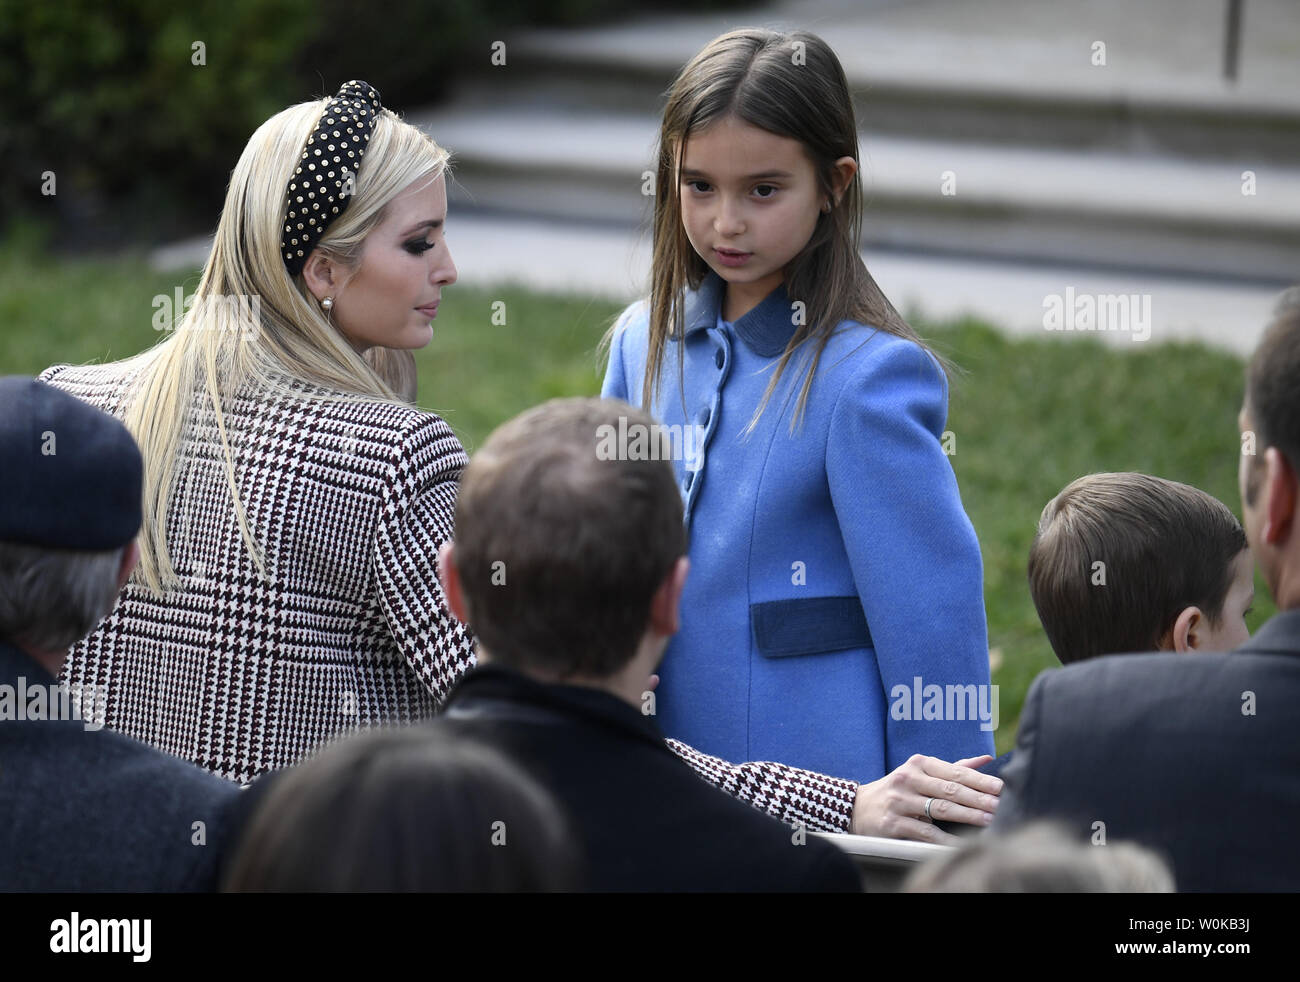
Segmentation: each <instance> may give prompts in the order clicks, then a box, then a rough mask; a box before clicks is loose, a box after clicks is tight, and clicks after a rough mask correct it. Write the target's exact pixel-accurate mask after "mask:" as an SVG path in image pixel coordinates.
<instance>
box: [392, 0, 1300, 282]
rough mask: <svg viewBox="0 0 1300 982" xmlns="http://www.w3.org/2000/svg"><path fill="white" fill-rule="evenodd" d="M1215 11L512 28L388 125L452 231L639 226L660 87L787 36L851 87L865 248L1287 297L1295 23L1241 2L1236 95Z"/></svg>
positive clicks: (1078, 9) (945, 11) (1296, 9)
mask: <svg viewBox="0 0 1300 982" xmlns="http://www.w3.org/2000/svg"><path fill="white" fill-rule="evenodd" d="M1043 7H1053V8H1056V10H1055V12H1054V16H1055V17H1056V18H1057V20H1056V22H1055V26H1053V24H1052V23H1050V22H1047V21H1044V20H1042V18H1043V17H1044V16H1045V15H1044V12H1043V10H1042V9H1041V8H1043ZM1139 7H1141V8H1144V9H1145V14H1146V16H1147V19H1146V20H1145V21H1144V20H1143V18H1142V16H1140V15H1139V14H1136V13H1134V9H1135V8H1139ZM1156 8H1159V9H1156ZM1222 8H1223V4H1222V3H1221V2H1219V0H1178V2H1169V0H1147V2H1146V3H1145V4H1132V3H1120V2H1117V0H1116V2H1110V0H1107V2H1102V3H1092V4H1078V5H1073V4H1029V3H1024V2H1015V0H979V2H974V0H972V2H969V3H966V4H961V3H951V2H945V3H938V2H930V3H926V2H924V0H914V2H912V3H910V4H906V5H895V4H890V3H879V2H878V3H875V4H866V5H863V4H849V3H846V2H843V0H795V2H791V3H786V4H785V5H783V6H778V7H775V8H765V9H763V10H760V11H756V12H750V13H732V14H729V15H723V16H719V15H712V14H711V15H701V16H699V17H680V18H676V19H673V20H664V19H645V20H640V21H632V22H628V23H622V24H615V25H610V26H604V27H596V28H588V29H584V30H566V31H529V32H527V33H526V34H523V35H521V36H519V37H517V38H513V39H512V38H510V37H507V38H506V39H505V41H506V49H505V51H506V63H505V64H504V65H495V66H491V65H488V64H487V59H486V58H485V59H484V61H485V65H484V68H483V69H482V71H481V72H479V73H478V74H476V75H474V76H472V77H470V78H468V79H467V80H466V81H465V82H464V83H463V84H462V86H461V87H460V90H459V92H458V94H457V96H456V98H455V99H454V100H452V101H451V102H450V103H448V104H446V105H445V106H442V107H439V108H436V109H433V110H428V111H415V112H410V113H408V114H407V115H408V118H409V119H411V120H412V121H413V122H416V123H418V124H420V125H422V126H424V127H426V128H427V130H428V131H429V132H430V133H431V134H432V135H433V136H434V137H435V138H436V139H437V140H438V141H439V142H440V143H442V144H443V145H445V146H447V147H449V148H450V149H451V150H452V151H453V153H454V157H455V177H456V181H455V183H454V185H453V187H452V189H451V197H452V201H453V207H454V208H455V209H456V210H457V214H462V215H477V216H491V217H497V218H503V217H512V218H520V219H525V220H528V219H537V220H547V221H550V222H553V223H556V222H558V223H565V224H569V225H574V226H584V225H586V226H591V225H599V226H604V227H606V228H617V229H623V230H628V231H633V230H636V229H637V228H642V229H644V227H645V223H646V221H647V219H648V216H649V213H650V198H649V197H648V196H647V195H646V194H645V193H643V192H644V191H645V189H646V188H645V186H646V183H647V182H646V181H645V175H646V172H647V171H648V170H649V169H650V168H651V166H652V151H653V146H654V142H655V139H656V135H657V117H658V110H659V107H660V106H661V105H662V95H663V92H664V91H665V89H666V88H667V87H668V85H669V83H670V82H671V80H672V78H673V76H674V74H675V73H676V71H677V70H678V69H679V68H680V66H681V65H682V64H683V63H684V62H685V61H686V60H687V59H688V58H689V57H690V56H691V55H692V54H693V53H694V52H695V51H696V50H698V48H699V47H700V46H701V45H702V44H703V43H704V42H706V41H707V40H708V39H709V38H711V37H713V36H714V35H716V34H718V33H721V31H723V30H725V29H728V28H729V27H731V26H735V25H738V24H746V23H766V24H769V25H773V26H782V25H785V26H807V27H808V28H809V29H811V30H814V31H816V32H817V33H819V34H821V35H822V36H823V37H825V38H826V39H827V40H828V41H829V42H830V43H831V45H832V46H833V47H834V48H835V49H836V51H837V53H838V54H839V55H840V57H841V60H842V61H843V63H844V65H845V70H846V72H847V74H848V76H849V78H850V83H851V85H852V87H853V89H854V94H855V101H856V103H857V106H858V111H859V123H860V126H861V127H862V131H861V134H860V141H861V148H862V154H863V180H864V189H865V191H866V200H867V212H866V219H865V222H864V243H863V244H864V247H866V248H867V249H869V250H877V251H878V250H885V251H890V252H898V253H900V254H915V255H927V256H937V257H965V258H971V259H976V260H980V261H985V260H990V261H996V262H1007V263H1014V264H1026V265H1030V266H1041V265H1044V264H1047V265H1052V264H1060V265H1064V266H1068V267H1071V268H1083V269H1090V270H1094V271H1112V272H1121V271H1122V272H1123V273H1125V274H1139V275H1140V274H1144V273H1150V274H1157V275H1175V276H1187V277H1193V278H1195V279H1196V280H1198V281H1205V280H1207V279H1208V280H1223V281H1225V282H1234V283H1253V284H1259V285H1269V286H1272V285H1278V286H1280V285H1283V284H1285V283H1289V282H1294V281H1296V280H1300V84H1297V83H1300V6H1298V5H1296V4H1295V3H1293V2H1292V0H1286V2H1264V0H1248V2H1247V4H1246V22H1245V31H1244V42H1245V43H1244V50H1243V57H1242V69H1241V77H1240V79H1239V80H1238V82H1237V83H1236V84H1235V85H1230V84H1228V83H1226V82H1225V81H1224V80H1223V79H1222V78H1221V77H1219V74H1218V72H1217V64H1218V63H1217V61H1216V60H1215V59H1216V58H1217V57H1218V55H1217V52H1218V47H1217V46H1218V45H1219V44H1220V43H1221V34H1222V24H1221V23H1220V22H1219V20H1218V19H1217V18H1215V17H1213V16H1212V15H1214V14H1215V12H1216V11H1217V12H1220V13H1221V11H1222ZM1288 12H1289V17H1288ZM927 14H928V16H929V18H930V19H929V20H927V19H926V17H927ZM1031 14H1032V15H1033V16H1032V17H1031V16H1030V15H1031ZM1170 15H1172V19H1171V16H1170ZM1162 17H1163V19H1162ZM1034 18H1037V20H1035V19H1034ZM1025 20H1029V21H1030V22H1029V23H1024V21H1025ZM1162 30H1163V31H1164V32H1165V36H1164V37H1162V36H1161V31H1162ZM1143 32H1145V34H1144V33H1143ZM1093 37H1096V38H1098V39H1105V38H1109V39H1110V41H1109V42H1108V43H1107V48H1106V58H1107V64H1105V65H1094V64H1092V61H1093V59H1094V57H1095V54H1094V49H1093V45H1094V44H1095V42H1094V41H1090V40H1089V38H1093ZM1171 38H1177V39H1180V40H1177V41H1174V40H1171ZM1045 39H1046V40H1045ZM1270 45H1272V46H1273V47H1270ZM1274 48H1277V50H1276V51H1275V50H1274ZM1153 51H1154V52H1158V53H1159V56H1156V55H1153V54H1151V52H1153ZM1139 54H1141V55H1142V57H1138V56H1137V55H1139ZM945 178H946V179H947V188H945V187H944V184H945ZM1243 189H1244V190H1245V191H1247V192H1253V193H1243ZM945 190H946V191H948V192H953V191H955V193H945Z"/></svg>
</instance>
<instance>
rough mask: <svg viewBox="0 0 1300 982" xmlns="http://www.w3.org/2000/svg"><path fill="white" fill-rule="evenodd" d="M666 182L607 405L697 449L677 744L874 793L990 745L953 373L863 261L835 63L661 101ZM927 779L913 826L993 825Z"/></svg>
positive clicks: (984, 650) (973, 780) (713, 50)
mask: <svg viewBox="0 0 1300 982" xmlns="http://www.w3.org/2000/svg"><path fill="white" fill-rule="evenodd" d="M657 168H658V169H657V184H656V189H657V193H656V197H655V210H654V246H653V260H652V266H653V268H652V276H651V284H652V285H651V290H650V297H649V300H648V302H641V303H637V304H634V305H633V306H631V307H629V308H628V309H627V311H625V312H624V314H623V315H622V316H621V317H620V318H619V321H618V322H617V323H616V324H615V326H614V328H613V330H612V331H611V334H610V341H611V353H610V360H609V365H608V368H607V371H606V377H605V382H604V386H603V394H604V395H607V396H612V397H615V398H620V399H624V400H626V401H628V402H632V403H635V404H638V405H641V406H646V407H649V408H650V409H651V411H652V412H654V413H655V415H656V416H657V417H659V418H660V419H662V420H663V422H664V423H666V424H668V425H669V427H670V430H669V432H670V433H672V432H686V431H690V432H691V433H692V436H693V439H692V440H691V441H682V444H683V445H685V446H693V447H694V448H696V449H695V452H694V453H686V454H681V455H679V456H680V457H681V459H678V460H676V461H675V462H674V463H675V467H676V469H677V472H678V477H679V479H680V482H681V492H682V496H683V499H684V501H685V507H686V517H687V522H688V523H689V525H690V528H691V540H692V542H691V553H690V559H691V573H690V577H689V578H688V581H687V585H686V592H685V595H684V596H683V599H682V618H683V619H682V629H681V632H680V633H679V634H678V635H677V637H676V638H675V639H674V641H673V642H672V644H671V645H670V647H669V649H668V651H667V653H666V655H665V658H664V662H663V666H662V669H661V672H660V674H661V681H660V684H659V689H658V715H659V720H660V723H661V724H662V726H663V728H664V730H665V732H666V733H667V734H668V735H669V736H670V737H674V738H678V739H681V740H683V741H685V742H687V743H690V744H692V745H693V746H695V747H698V748H699V749H700V750H703V751H705V752H707V753H710V754H716V755H718V756H720V757H723V758H726V759H728V760H779V761H782V762H784V763H787V764H791V765H794V766H796V767H801V768H809V769H813V770H817V771H822V772H825V773H829V774H837V775H842V776H845V777H851V778H853V779H855V780H858V781H863V782H870V781H875V780H876V779H878V778H881V776H882V775H884V774H886V772H887V771H891V770H893V769H894V768H898V767H900V765H903V764H904V762H906V761H908V759H909V758H910V757H911V756H912V755H913V754H927V755H936V756H938V757H941V758H943V760H954V759H956V758H959V757H961V758H965V757H972V756H974V755H984V754H987V753H989V752H990V751H992V749H993V734H992V729H993V726H995V725H996V719H992V720H989V719H984V720H982V719H981V718H980V713H979V712H978V711H977V706H978V705H979V702H978V698H976V697H977V696H980V695H982V696H983V698H984V700H985V702H984V703H983V706H984V707H985V708H986V709H987V708H988V707H989V705H990V700H989V698H988V695H989V690H988V689H987V688H981V687H987V686H988V684H989V664H988V644H987V629H986V624H985V615H984V600H983V586H982V567H981V560H980V551H979V543H978V541H977V539H976V537H975V532H974V530H973V528H972V527H971V523H970V521H969V519H968V518H967V516H966V513H965V511H964V510H963V508H962V504H961V499H960V497H959V494H958V489H957V482H956V480H955V477H954V475H953V471H952V467H951V465H950V464H949V462H948V460H947V457H946V456H945V453H944V449H943V446H942V445H941V438H942V434H943V431H944V426H945V422H946V416H947V396H948V392H947V378H946V375H945V373H944V370H943V368H942V366H941V364H940V363H939V361H938V360H937V359H936V358H935V357H934V356H933V355H932V354H931V353H930V352H929V350H928V349H927V348H926V347H925V346H924V345H923V344H922V343H921V341H920V339H919V338H918V337H917V335H916V333H915V332H914V331H913V330H912V329H911V328H910V327H909V326H908V325H907V323H906V322H905V321H904V320H903V319H902V318H901V317H900V316H899V315H898V313H897V312H896V311H895V310H894V308H893V307H892V306H891V305H890V303H889V301H888V300H887V299H886V298H885V296H884V295H883V294H882V293H881V291H880V289H879V287H877V286H876V283H875V281H874V280H873V279H872V278H871V276H870V275H869V274H868V272H867V270H866V268H865V266H864V265H863V263H862V260H861V258H860V257H859V255H858V251H857V244H858V241H859V230H860V220H861V208H862V197H861V191H860V186H859V183H858V148H857V128H856V124H855V121H854V112H853V105H852V100H851V97H850V95H849V89H848V85H847V83H846V80H845V77H844V72H843V69H842V68H841V67H840V64H839V62H838V60H837V59H836V57H835V55H834V53H833V52H832V51H831V50H830V49H829V47H827V45H826V44H825V42H823V41H822V40H821V39H820V38H818V37H816V36H814V35H812V34H807V33H794V34H779V33H774V32H770V31H762V30H741V31H735V32H732V33H729V34H725V35H723V36H722V37H719V38H717V39H715V40H714V41H712V42H711V43H709V44H708V45H707V46H706V47H705V48H704V50H703V51H701V52H700V53H699V54H698V55H696V56H695V58H694V59H692V60H691V62H690V63H689V64H687V65H686V67H685V68H684V69H683V70H682V72H681V74H680V75H679V76H678V77H677V79H676V81H675V83H674V84H673V86H672V89H671V90H670V92H669V96H668V104H667V107H666V109H665V110H664V118H663V126H662V129H661V133H660V145H659V157H658V165H657ZM674 426H680V427H682V430H681V431H674V430H672V429H671V427H674ZM931 686H937V687H938V689H937V690H935V689H933V688H930V687H931ZM957 686H960V687H962V688H960V689H955V688H950V687H957ZM936 691H937V692H938V693H939V697H938V699H937V700H936V698H935V696H934V694H935V692H936ZM985 715H986V717H987V716H990V715H991V714H989V713H986V714H985ZM966 763H970V761H960V762H959V764H960V765H964V764H966ZM927 768H928V772H927V773H926V774H921V773H919V772H918V773H915V774H913V773H911V771H909V774H908V780H907V781H905V782H904V784H905V786H906V788H907V793H906V795H905V796H904V798H905V799H906V804H905V806H903V807H902V808H901V811H902V812H903V813H904V814H907V813H910V815H911V816H913V817H914V818H915V819H916V820H918V821H921V822H924V821H926V820H927V819H930V818H933V817H934V815H935V814H942V815H943V817H945V818H949V817H954V816H956V817H957V820H959V821H971V822H974V823H977V824H978V823H980V822H983V821H984V820H985V818H984V816H976V815H975V813H974V812H971V813H969V814H968V813H967V812H966V811H965V810H964V809H961V808H955V807H945V808H942V809H940V811H938V812H932V804H933V802H934V800H935V799H940V798H944V799H951V800H952V801H954V802H962V803H965V804H967V805H973V806H974V808H976V809H980V808H986V807H987V808H990V809H991V806H989V805H988V803H987V801H986V800H984V799H981V801H982V802H983V803H977V802H976V801H975V799H973V798H972V797H971V795H970V794H968V793H967V791H966V789H964V788H963V789H960V792H959V793H956V794H951V795H950V794H945V793H944V784H943V782H942V781H941V780H939V779H938V778H937V775H939V774H940V773H942V774H943V775H944V776H945V777H951V776H952V775H953V774H956V777H955V780H957V781H958V782H959V783H966V784H969V785H970V786H971V787H973V788H979V789H983V790H989V789H990V788H992V789H993V790H994V791H995V792H996V789H997V787H998V785H996V784H994V785H988V784H987V783H985V781H986V780H987V779H983V780H981V779H980V778H979V777H974V776H972V772H971V771H969V770H966V769H965V767H964V766H959V767H957V768H953V765H941V762H939V761H933V762H930V764H929V765H927ZM944 768H946V769H944ZM859 804H861V802H859ZM945 804H946V803H945ZM909 833H910V834H924V835H925V837H928V838H933V837H935V836H934V835H933V829H932V828H931V829H930V831H929V833H925V832H923V830H919V829H917V828H916V827H915V826H911V827H910V828H903V829H902V830H901V834H909Z"/></svg>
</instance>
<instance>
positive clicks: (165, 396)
mask: <svg viewBox="0 0 1300 982" xmlns="http://www.w3.org/2000/svg"><path fill="white" fill-rule="evenodd" d="M328 101H329V100H328V99H321V100H318V101H316V102H307V103H302V104H300V105H296V106H291V107H290V108H288V109H286V110H284V111H283V112H281V113H278V114H276V115H275V116H272V117H271V118H270V119H268V120H267V121H266V122H265V123H263V124H262V125H261V126H260V127H258V129H257V132H255V133H254V134H253V136H252V138H251V139H250V140H249V141H248V146H246V147H245V148H244V152H243V154H242V155H241V156H240V158H239V163H238V164H236V165H235V169H234V171H233V172H232V174H231V178H230V187H229V189H228V190H227V192H226V201H225V205H224V207H223V208H222V212H221V220H220V223H219V224H218V225H217V233H216V238H215V241H214V242H213V246H212V252H211V253H210V255H209V256H208V260H207V262H206V264H205V265H204V267H203V274H202V277H201V279H200V281H199V285H198V288H197V290H196V291H195V293H194V302H193V305H192V307H190V308H189V309H188V310H187V311H186V312H185V314H184V315H183V316H182V317H181V318H180V320H179V321H178V323H176V325H175V326H174V329H173V331H172V333H171V335H170V336H169V337H168V338H167V339H166V340H164V341H163V342H161V343H160V344H158V345H155V346H154V347H153V348H151V349H149V350H148V351H145V352H143V353H142V354H139V355H137V356H135V357H134V358H132V359H128V360H127V364H134V365H136V366H138V368H139V371H138V374H137V375H136V381H135V384H134V386H133V389H132V392H131V395H130V399H129V402H128V404H127V408H126V411H125V416H124V421H125V423H126V426H127V428H128V429H129V430H130V431H131V433H132V434H133V435H134V436H135V438H136V441H137V442H138V443H139V445H140V450H141V453H142V455H143V457H144V468H145V470H144V522H143V526H142V528H141V532H140V539H139V542H140V566H139V576H140V577H141V579H143V581H144V583H145V584H146V585H147V586H148V587H149V589H150V590H151V591H153V592H154V593H155V594H156V595H159V596H161V595H162V594H164V593H165V592H167V591H168V590H171V589H173V588H174V587H176V586H177V585H179V582H180V581H179V577H178V576H177V574H176V571H175V569H174V568H173V566H172V562H171V558H170V555H169V552H168V541H167V529H166V520H167V512H168V505H169V502H170V501H171V499H172V496H173V494H174V492H175V489H176V485H177V480H178V473H177V472H178V466H177V465H178V452H179V450H180V448H181V446H182V442H183V440H184V438H185V435H186V433H187V431H188V427H189V425H190V423H191V413H192V410H193V407H194V405H195V403H196V397H197V396H199V393H200V390H201V392H202V398H204V399H205V400H207V401H208V402H210V404H211V407H212V410H213V413H214V414H215V421H216V427H217V434H218V437H219V439H220V441H221V449H222V458H223V470H224V477H225V483H226V485H227V488H228V490H229V492H230V496H231V499H232V501H233V504H234V510H235V517H236V520H237V522H238V524H239V529H240V533H241V535H242V537H243V540H244V542H245V544H246V545H247V547H248V549H249V552H250V553H251V555H252V558H253V562H254V563H255V565H256V567H257V569H258V571H259V572H260V573H261V574H262V575H263V576H265V575H266V565H265V562H264V558H263V556H262V554H261V550H260V549H259V547H258V544H257V542H256V541H255V540H254V538H253V534H252V531H251V529H250V528H249V523H248V519H247V516H246V514H245V510H244V507H243V504H242V502H241V500H240V496H239V489H238V487H237V483H236V478H235V465H234V453H233V451H232V449H231V443H230V439H229V436H228V433H227V428H226V420H225V415H224V413H223V401H224V400H226V399H230V398H232V397H233V396H234V395H235V393H236V392H238V391H239V390H240V389H241V388H243V387H244V386H246V385H249V384H250V383H251V384H253V385H254V386H255V387H256V388H257V389H258V390H259V391H260V392H261V393H263V394H266V395H272V396H275V395H280V396H289V397H293V396H298V395H301V388H300V386H301V383H304V382H306V383H308V384H311V385H312V386H313V387H315V388H319V389H322V390H325V397H326V398H334V399H340V400H346V401H375V400H381V401H393V402H400V401H403V395H404V392H403V390H405V394H406V397H407V398H409V397H410V395H409V394H410V388H411V387H410V385H409V371H410V369H411V365H410V356H409V355H406V354H405V353H403V352H390V351H386V350H384V349H373V350H372V352H368V353H367V355H366V356H365V357H363V356H362V355H360V354H358V353H357V351H356V350H355V349H354V348H353V347H352V345H351V344H350V343H349V342H348V340H347V339H346V338H345V337H344V336H343V335H342V334H341V333H340V332H339V331H338V329H337V328H336V327H335V326H334V325H333V324H331V323H330V321H329V319H328V316H327V314H326V313H325V312H324V311H322V310H321V308H320V306H319V304H318V303H317V302H316V299H315V298H314V297H313V296H312V295H311V294H310V293H309V292H308V289H307V287H306V284H305V283H304V282H303V278H302V276H301V275H298V276H294V277H291V276H290V275H289V272H288V270H287V269H286V267H285V264H284V257H283V254H282V251H281V247H280V241H281V232H282V229H283V226H284V214H285V195H286V189H287V186H288V182H289V178H290V176H291V175H292V174H293V171H294V168H295V167H297V166H298V163H299V158H300V156H301V154H302V150H303V147H304V145H305V144H306V142H307V137H308V136H310V135H311V133H312V131H313V130H314V129H315V126H316V123H317V120H318V119H319V118H320V116H321V113H322V111H323V110H324V108H325V106H326V104H327V103H328ZM448 159H449V156H448V154H447V152H446V151H445V150H443V149H442V148H441V147H439V146H438V145H437V144H436V143H435V142H434V141H433V140H432V139H431V138H430V137H429V136H428V135H426V134H425V133H422V132H421V131H420V130H418V129H416V128H415V127H414V126H411V125H410V124H409V123H406V122H403V121H402V120H401V119H400V118H398V117H397V116H396V115H394V114H393V113H391V112H389V111H388V110H383V111H382V112H380V113H379V114H378V115H377V117H376V118H375V122H374V129H373V132H372V135H371V138H370V144H369V146H368V147H367V149H366V155H365V160H364V162H363V163H362V164H361V165H360V166H359V167H358V168H357V173H356V177H355V188H354V193H353V194H352V195H351V197H350V200H349V203H348V207H347V209H346V210H345V211H343V213H342V214H341V215H339V216H338V218H337V219H336V220H335V221H334V222H333V224H331V225H330V226H329V228H328V230H327V231H326V233H325V235H324V236H323V237H322V238H321V240H320V242H319V243H318V245H317V246H316V248H317V249H318V250H320V251H321V252H322V253H323V254H324V255H326V256H327V257H328V258H330V259H331V260H332V261H334V262H335V263H337V264H338V265H340V266H341V267H342V268H343V269H344V270H345V271H349V272H355V270H356V268H357V267H358V266H359V264H360V259H361V250H362V243H363V242H364V240H365V238H366V236H367V235H368V234H369V233H370V232H371V231H372V230H373V229H374V228H375V227H376V226H377V225H378V224H379V223H380V222H382V221H383V219H384V217H385V213H386V209H387V206H388V203H389V202H390V201H391V200H392V199H393V198H394V197H395V196H396V195H397V194H398V193H399V192H401V191H402V190H404V189H405V188H407V187H408V186H409V185H411V184H412V183H413V182H414V181H416V180H418V179H420V178H421V177H427V178H428V180H429V181H430V182H432V181H435V180H437V179H438V177H440V176H441V175H442V174H443V172H444V171H445V170H446V167H447V163H448ZM403 373H407V375H408V377H407V378H405V379H403ZM295 383H296V384H297V385H295ZM187 506H188V505H187V503H182V507H187Z"/></svg>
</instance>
